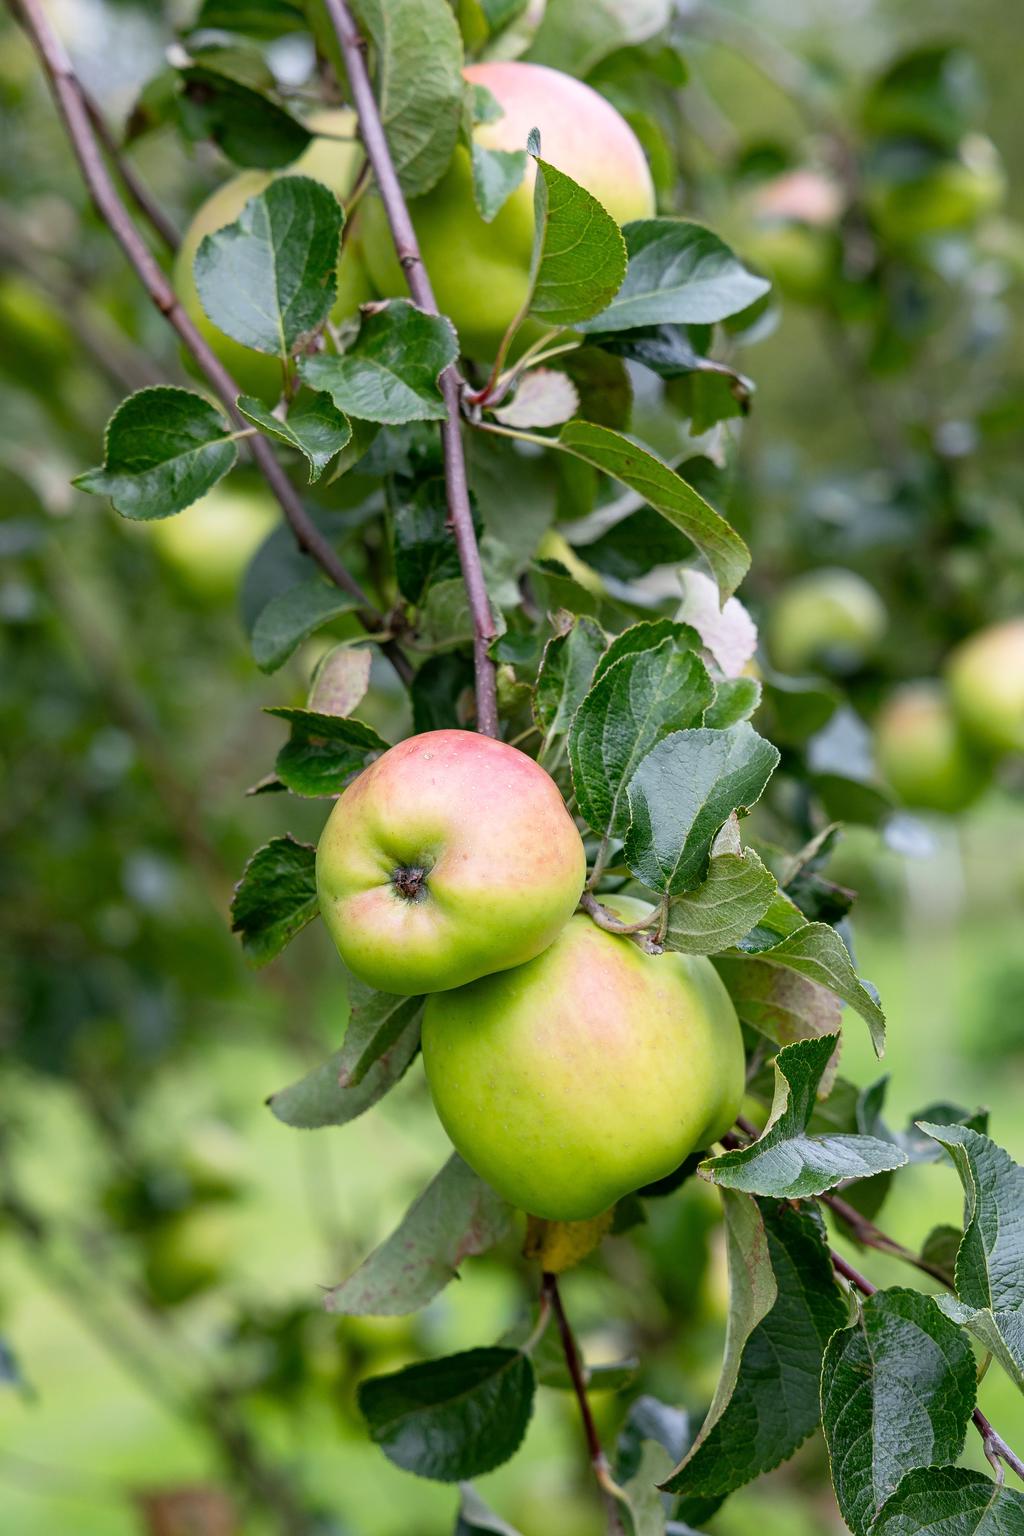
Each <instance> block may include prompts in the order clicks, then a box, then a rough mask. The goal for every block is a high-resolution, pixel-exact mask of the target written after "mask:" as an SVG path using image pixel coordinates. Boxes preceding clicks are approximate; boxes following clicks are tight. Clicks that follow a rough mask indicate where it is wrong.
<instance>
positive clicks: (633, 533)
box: [579, 507, 718, 623]
mask: <svg viewBox="0 0 1024 1536" xmlns="http://www.w3.org/2000/svg"><path fill="white" fill-rule="evenodd" d="M692 552H693V546H692V544H691V543H690V541H689V539H688V538H686V536H685V535H684V534H682V533H680V532H679V529H678V528H673V527H672V526H671V524H669V523H667V522H666V521H665V519H664V518H663V517H662V516H661V514H660V513H659V512H655V510H654V508H653V507H641V508H640V510H639V511H638V512H632V513H630V515H629V517H624V518H621V519H620V521H619V522H617V523H614V524H613V525H612V527H611V528H609V529H608V531H607V532H606V533H603V534H602V535H601V537H600V538H599V539H595V540H594V541H593V543H592V544H583V545H580V546H579V553H580V555H581V556H582V557H583V558H584V559H585V560H586V562H587V564H588V565H592V566H593V567H594V569H595V571H600V572H601V574H602V575H603V576H611V577H613V578H614V579H615V580H616V581H635V580H636V578H637V577H638V576H645V575H646V574H647V572H648V571H650V570H653V569H654V567H655V566H656V565H678V564H679V563H680V562H681V561H683V560H686V559H687V558H688V557H689V556H690V555H691V554H692ZM717 603H718V588H717V587H716V588H715V604H716V606H717ZM665 622H666V623H667V622H669V621H668V620H666V621H665Z"/></svg>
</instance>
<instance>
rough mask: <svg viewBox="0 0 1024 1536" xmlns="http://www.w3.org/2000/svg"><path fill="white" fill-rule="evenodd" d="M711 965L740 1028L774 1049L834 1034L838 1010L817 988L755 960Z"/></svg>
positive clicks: (725, 958) (727, 959)
mask: <svg viewBox="0 0 1024 1536" xmlns="http://www.w3.org/2000/svg"><path fill="white" fill-rule="evenodd" d="M769 910H770V909H769ZM714 965H715V969H716V971H717V972H718V974H719V976H721V978H722V980H723V981H724V982H725V986H726V990H727V992H728V993H729V996H730V997H731V998H732V1001H733V1006H734V1007H735V1009H736V1012H737V1013H738V1014H739V1016H740V1019H741V1020H742V1022H743V1023H744V1024H749V1025H750V1027H751V1028H752V1029H756V1030H757V1031H758V1032H759V1033H760V1034H762V1035H766V1036H767V1038H768V1039H769V1040H774V1042H775V1044H776V1045H791V1044H792V1043H793V1041H794V1040H810V1039H813V1038H815V1037H816V1036H818V1035H834V1034H836V1033H837V1031H838V1030H839V1028H840V1025H841V1023H842V1004H841V1003H840V1001H839V999H838V997H836V995H835V993H833V992H829V991H828V989H827V988H825V987H823V986H821V985H820V984H819V983H818V982H816V981H808V980H807V978H806V977H804V976H801V975H799V974H798V973H797V972H796V971H787V970H785V969H783V967H781V966H774V965H765V964H763V963H762V962H761V961H760V960H758V959H756V958H747V957H733V956H731V955H717V954H716V955H715V960H714Z"/></svg>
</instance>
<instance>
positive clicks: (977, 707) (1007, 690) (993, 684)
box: [946, 618, 1024, 756]
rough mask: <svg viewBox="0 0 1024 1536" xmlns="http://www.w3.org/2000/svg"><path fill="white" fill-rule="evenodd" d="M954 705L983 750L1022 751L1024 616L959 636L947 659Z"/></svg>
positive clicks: (967, 730) (993, 751)
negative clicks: (959, 638) (960, 641)
mask: <svg viewBox="0 0 1024 1536" xmlns="http://www.w3.org/2000/svg"><path fill="white" fill-rule="evenodd" d="M946 676H947V678H948V680H949V689H950V694H951V696H952V700H953V708H954V709H955V710H956V713H957V717H958V719H959V720H960V723H961V725H962V726H963V728H964V730H965V731H966V732H967V733H968V735H969V736H970V737H971V738H972V739H973V740H974V741H975V742H977V744H978V746H979V747H982V748H984V749H985V750H986V751H988V752H992V753H995V754H997V755H1000V756H1001V755H1002V754H1004V753H1016V752H1024V618H1019V619H1008V620H1007V621H1006V622H1005V623H1003V624H991V625H989V626H988V627H987V628H985V629H980V630H978V631H977V633H976V634H973V635H970V636H969V637H968V638H967V639H966V640H964V641H963V642H962V643H961V644H960V645H959V646H957V648H956V650H955V651H954V652H953V654H952V655H951V656H950V658H949V660H948V662H947V664H946Z"/></svg>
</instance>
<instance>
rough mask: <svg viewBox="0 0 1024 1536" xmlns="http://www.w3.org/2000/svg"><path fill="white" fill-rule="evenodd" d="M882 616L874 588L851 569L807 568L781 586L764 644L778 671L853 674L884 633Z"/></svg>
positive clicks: (884, 618)
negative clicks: (816, 671)
mask: <svg viewBox="0 0 1024 1536" xmlns="http://www.w3.org/2000/svg"><path fill="white" fill-rule="evenodd" d="M886 623H887V615H886V611H885V607H884V605H883V603H882V600H881V598H880V597H879V595H878V593H877V592H876V591H875V589H874V587H872V586H869V584H868V583H867V582H866V581H865V580H864V578H863V576H858V575H857V573H856V572H855V571H847V570H841V569H839V568H831V567H826V568H824V569H822V570H819V571H808V572H807V574H806V575H804V576H798V577H797V578H796V580H795V581H791V582H790V583H789V585H788V586H786V587H784V588H783V590H782V592H780V593H779V596H778V597H777V598H776V600H775V603H774V605H773V607H772V611H771V613H770V615H769V621H768V648H769V651H770V652H771V657H772V660H773V661H774V662H775V665H776V666H777V667H779V668H780V670H781V671H783V672H791V673H799V672H803V671H806V670H807V669H808V668H812V669H813V668H824V669H825V670H826V671H828V672H838V673H845V672H854V671H856V669H857V668H858V667H859V666H861V665H862V663H863V662H864V661H865V660H866V659H867V658H868V657H869V656H870V655H871V653H872V652H873V651H874V649H875V647H876V646H877V644H878V642H879V640H881V638H882V635H883V634H884V633H885V628H886Z"/></svg>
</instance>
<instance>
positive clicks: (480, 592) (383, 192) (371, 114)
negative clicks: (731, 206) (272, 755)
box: [325, 0, 499, 736]
mask: <svg viewBox="0 0 1024 1536" xmlns="http://www.w3.org/2000/svg"><path fill="white" fill-rule="evenodd" d="M325 9H326V11H327V14H328V16H329V17H330V20H331V24H332V25H333V27H334V30H335V32H336V34H337V37H338V42H339V44H340V46H341V51H342V55H343V57H344V60H345V68H346V70H347V71H348V78H349V85H350V86H351V89H352V99H353V101H354V103H355V109H356V115H357V117H358V119H359V131H360V133H361V135H362V139H363V144H364V145H365V147H366V155H367V159H368V160H369V162H370V166H371V168H372V170H373V174H374V177H375V179H376V182H377V190H378V192H379V193H380V199H381V202H382V204H383V205H384V212H385V214H386V215H387V220H388V224H389V226H390V228H391V237H392V239H393V241H394V244H395V251H396V253H397V256H398V260H399V262H400V263H401V266H402V270H403V271H404V272H405V276H406V281H407V282H408V284H409V292H410V293H411V294H412V297H413V300H414V301H415V303H416V304H418V305H419V307H420V309H422V310H425V311H426V313H427V314H428V315H436V314H438V313H439V311H438V308H437V301H436V300H435V298H434V290H433V288H432V287H431V285H430V277H429V275H428V273H427V269H426V267H425V266H424V265H423V258H422V256H421V255H420V248H419V241H418V240H417V238H416V231H415V229H414V228H413V223H412V219H411V217H410V215H409V208H408V205H407V204H406V201H405V195H404V194H403V192H402V188H401V186H400V184H399V180H398V175H397V172H396V171H395V166H394V162H393V160H392V158H391V150H390V149H389V148H388V141H387V138H386V136H385V133H384V127H383V124H382V123H381V119H380V112H379V110H378V107H377V100H376V97H375V96H374V94H373V86H372V85H371V83H370V75H369V71H368V69H367V66H366V45H365V44H364V42H363V40H362V38H361V37H360V35H359V31H358V29H357V27H356V24H355V21H354V19H353V16H352V12H351V11H350V10H349V7H348V4H347V3H346V0H325ZM441 392H442V394H443V396H444V403H445V406H446V407H447V411H448V415H447V418H446V419H445V421H444V423H443V424H442V427H441V439H442V443H443V445H444V468H445V483H446V487H447V493H448V518H449V521H450V523H451V526H452V531H453V532H454V535H455V546H456V549H457V550H458V554H459V564H460V565H461V567H462V578H463V580H464V582H465V584H466V595H467V597H468V599H469V609H470V613H471V615H472V618H473V667H474V676H475V682H476V718H477V728H478V730H481V731H483V732H484V733H485V735H487V736H497V735H498V733H499V726H498V701H497V686H496V681H495V667H494V662H493V661H492V660H491V657H490V654H489V647H490V643H491V641H492V640H493V639H494V637H495V634H496V633H497V631H496V629H495V625H494V616H493V614H492V612H491V605H490V602H489V600H488V597H487V587H486V584H485V582H484V573H483V567H482V566H481V564H480V550H479V548H478V547H477V542H476V533H475V531H474V529H473V514H472V511H471V509H470V505H469V486H468V483H467V479H466V459H465V454H464V452H463V447H462V430H461V425H460V412H461V383H460V380H459V375H458V373H457V371H456V369H455V366H454V364H453V365H451V366H450V367H448V368H446V369H445V371H444V372H443V373H442V375H441Z"/></svg>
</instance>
